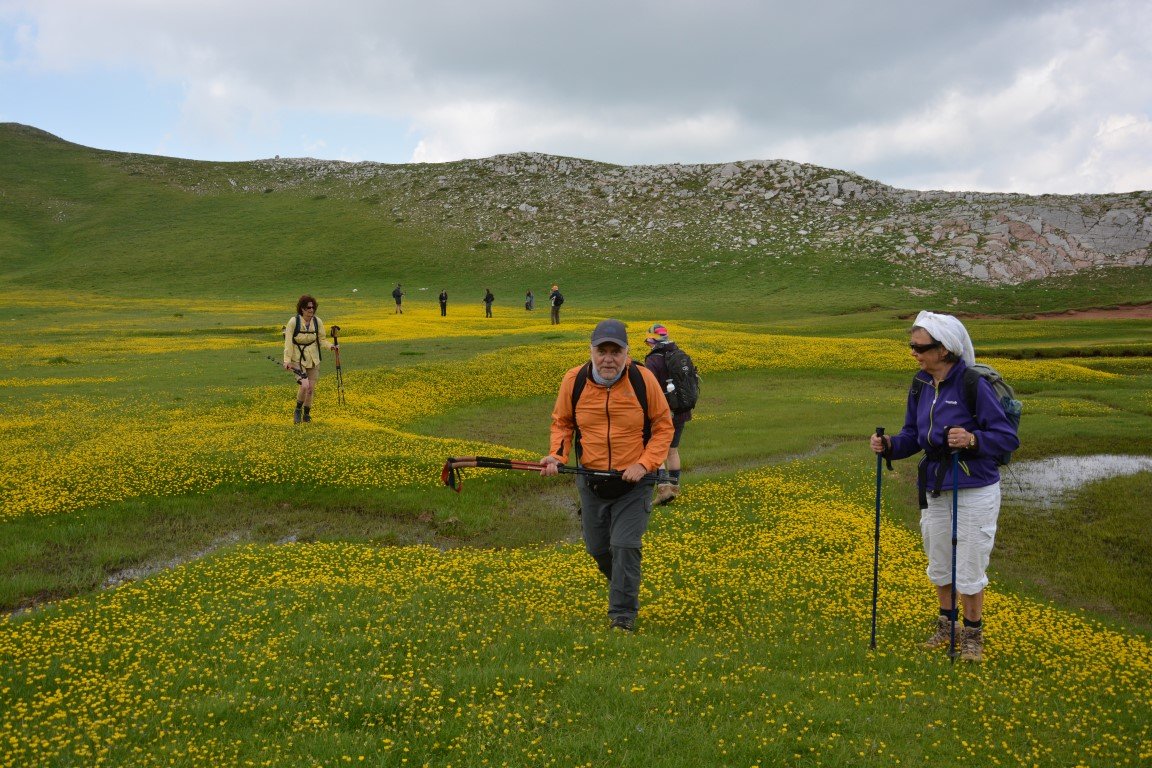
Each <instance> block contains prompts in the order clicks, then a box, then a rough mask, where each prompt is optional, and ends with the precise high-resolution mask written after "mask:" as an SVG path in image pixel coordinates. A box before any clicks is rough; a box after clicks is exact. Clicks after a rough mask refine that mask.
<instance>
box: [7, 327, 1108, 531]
mask: <svg viewBox="0 0 1152 768" xmlns="http://www.w3.org/2000/svg"><path fill="white" fill-rule="evenodd" d="M405 317H407V315H405ZM430 323H431V318H422V319H418V320H415V321H414V322H413V323H412V324H411V325H404V326H398V327H400V328H403V329H404V330H405V331H406V332H407V333H408V334H410V338H417V339H418V338H424V337H425V334H428V335H432V333H433V329H431V328H428V327H427V326H428V325H429V324H430ZM509 323H510V321H509ZM589 324H590V323H589ZM356 325H357V327H358V328H366V329H368V330H366V331H365V333H366V334H367V335H368V337H369V338H375V334H376V333H377V331H376V330H375V327H376V326H377V325H380V326H385V325H387V323H386V322H385V321H381V320H378V319H377V320H370V321H360V322H357V324H356ZM634 325H639V323H634ZM452 328H453V332H459V333H461V334H480V333H484V332H486V333H489V334H490V333H491V329H490V327H489V326H486V325H484V324H483V323H480V322H471V323H469V322H467V321H456V322H454V323H453V325H452ZM530 328H531V326H529V325H527V324H526V323H525V322H524V321H523V320H522V319H521V320H520V322H519V325H517V332H518V333H526V332H527V330H526V329H530ZM674 332H675V334H676V335H677V337H678V338H680V339H682V340H683V342H684V344H685V345H686V347H688V348H690V349H692V354H693V359H694V360H695V361H696V363H697V365H698V367H699V368H700V371H701V374H702V376H704V377H707V376H708V375H710V374H714V373H716V374H718V373H722V372H726V371H735V370H741V369H745V370H747V369H751V370H763V371H764V372H765V375H766V376H771V375H772V371H783V370H793V371H805V370H810V371H823V370H827V371H841V372H845V374H846V375H851V374H850V372H853V371H863V372H905V371H910V370H912V368H911V366H910V359H909V357H908V353H907V349H906V348H905V347H903V346H902V345H900V344H896V343H893V342H890V341H883V340H873V339H836V338H825V337H796V336H778V335H776V336H774V335H766V334H756V333H752V332H749V331H744V330H739V329H726V328H723V327H719V328H716V327H713V326H709V327H708V328H706V329H694V328H692V327H690V326H688V327H682V328H681V327H676V328H674ZM380 333H383V331H380ZM444 335H445V332H444V329H443V328H442V327H441V328H440V329H438V332H437V336H438V337H443V336H444ZM515 338H516V333H512V334H511V339H512V342H513V343H512V344H511V345H510V346H508V347H507V348H504V349H500V350H497V351H493V352H485V353H481V354H478V355H475V356H474V357H471V358H470V359H468V360H466V361H457V362H452V363H442V364H429V365H412V366H406V367H404V368H403V369H399V370H396V369H382V368H377V369H368V370H363V369H357V368H356V367H355V364H354V363H352V364H350V365H348V366H347V367H348V370H347V372H346V373H345V389H346V392H347V398H346V399H347V403H348V404H347V406H346V407H337V406H336V405H335V404H334V403H333V400H334V382H333V376H332V366H331V364H330V363H329V364H328V365H325V366H323V367H322V370H323V371H324V374H323V378H322V379H321V383H320V389H319V393H318V395H317V401H316V408H315V410H316V417H317V423H315V424H313V425H311V427H310V429H311V431H310V432H309V433H308V436H309V449H308V450H307V451H299V450H293V449H292V444H291V436H292V435H294V434H296V433H295V432H293V429H294V427H293V425H292V424H291V423H290V419H289V418H287V417H289V416H290V411H291V407H292V402H293V401H292V394H293V393H292V388H293V387H292V386H291V379H290V378H289V377H288V376H287V374H283V373H280V374H279V375H277V372H276V371H275V370H274V369H273V368H272V367H271V366H270V365H269V366H268V371H269V375H268V378H269V379H270V380H276V381H278V382H279V383H277V384H275V385H271V384H270V385H268V386H263V387H255V388H250V389H248V390H244V391H243V393H242V396H241V397H240V399H239V402H237V403H235V404H231V405H212V406H209V407H198V406H196V405H195V404H187V405H184V404H183V403H181V404H180V405H176V406H174V405H173V404H172V403H171V401H170V400H168V399H166V398H165V397H164V395H165V393H156V394H155V395H153V396H150V397H149V396H134V397H132V398H131V399H122V398H117V397H115V396H107V395H102V394H100V387H97V386H93V387H91V388H90V390H91V394H72V395H53V394H52V390H53V385H54V384H55V383H58V382H64V381H67V382H69V383H71V384H75V383H77V382H81V383H88V378H89V377H84V376H78V377H77V378H76V379H65V378H60V377H57V378H55V379H52V380H44V379H25V378H10V379H0V397H3V393H4V391H5V389H20V390H27V389H28V388H29V387H31V386H35V385H38V386H40V387H42V388H43V389H44V390H45V393H46V394H45V395H44V396H43V397H41V398H39V399H36V400H34V401H31V402H27V403H24V404H22V405H21V406H20V408H19V411H20V413H19V415H18V416H16V417H15V418H12V419H11V420H6V421H5V422H3V424H0V439H3V441H4V444H5V445H6V447H7V452H6V453H5V455H4V457H3V459H2V461H3V463H4V464H5V465H6V467H7V468H10V469H11V470H12V471H6V472H4V473H3V478H2V479H0V510H2V511H0V518H3V517H14V516H22V515H45V514H55V513H60V512H68V511H73V510H79V509H83V508H85V507H89V506H92V505H96V504H104V503H108V502H115V501H121V500H125V499H131V498H136V497H142V496H163V495H171V494H177V495H180V494H187V493H197V492H203V491H207V490H211V489H213V488H216V487H218V486H220V485H225V484H245V483H285V482H288V483H290V482H294V481H296V480H298V479H300V478H302V477H303V478H308V479H309V481H311V482H316V483H319V484H326V485H340V486H347V487H365V486H367V485H371V486H374V487H398V486H423V485H429V486H430V485H431V483H433V482H434V480H435V477H436V472H435V470H436V469H437V468H438V467H439V465H440V464H441V463H443V461H444V458H445V457H446V456H448V455H470V454H477V453H481V454H483V453H485V450H484V448H485V446H483V445H477V444H475V443H466V442H462V441H441V440H433V439H429V438H427V437H424V436H421V435H416V434H410V433H408V432H406V431H405V429H404V428H405V426H406V425H407V424H409V423H411V422H413V421H415V420H417V419H420V418H424V417H428V416H431V415H435V414H437V413H443V412H445V411H448V410H451V409H454V408H460V407H463V406H467V405H472V404H477V403H483V402H487V401H492V400H515V399H519V398H526V397H535V396H542V395H549V394H551V393H553V392H555V390H556V387H557V385H558V382H559V380H560V378H561V377H562V376H563V373H564V371H566V370H567V369H568V368H569V367H571V366H573V365H576V364H578V363H579V362H580V361H581V359H582V358H583V357H585V356H586V354H587V352H586V350H587V345H586V344H585V343H581V342H575V341H561V342H553V343H548V344H538V345H534V346H516V345H515V343H514V340H515ZM99 343H101V342H95V341H94V342H92V344H94V345H97V344H99ZM229 343H237V342H235V341H230V342H229ZM361 343H366V342H361ZM247 344H248V345H249V346H251V341H248V342H247ZM637 345H638V344H637ZM343 346H344V352H343V355H344V356H345V358H346V359H348V360H349V361H353V360H354V359H355V343H352V342H345V343H344V345H343ZM131 351H132V352H133V353H134V354H137V355H138V356H142V357H147V356H150V355H154V354H161V353H166V354H181V353H183V352H186V351H187V350H186V349H185V348H184V347H182V346H180V344H174V343H173V342H172V340H171V339H169V338H168V337H162V338H160V339H153V340H151V343H134V344H133V345H132V349H131ZM267 351H268V352H269V353H270V354H272V355H275V356H277V357H278V356H279V348H278V347H267ZM128 352H129V350H126V349H121V350H120V351H119V352H118V354H121V355H125V354H128ZM71 353H72V354H74V355H76V356H77V357H83V355H85V354H86V353H87V352H86V350H85V348H84V347H83V345H76V346H74V347H73V348H72V352H71ZM510 361H514V366H513V367H510ZM996 364H997V366H998V368H999V370H1001V372H1002V373H1003V374H1004V375H1005V376H1007V377H1009V378H1011V379H1012V380H1013V381H1014V382H1017V383H1018V384H1019V383H1028V382H1072V383H1075V382H1078V381H1080V382H1099V381H1104V380H1108V379H1111V378H1115V377H1116V376H1117V374H1114V373H1109V372H1106V371H1100V370H1095V369H1092V368H1088V367H1085V366H1082V365H1077V364H1074V363H1068V362H1064V361H1049V360H1042V361H1018V360H997V361H996ZM143 365H145V366H146V365H147V364H146V363H145V364H143ZM529 372H530V373H529ZM131 375H134V376H143V375H146V374H145V373H140V372H138V371H137V372H132V373H131ZM854 392H855V390H854V389H852V388H846V390H845V395H846V396H851V395H852V394H853V393H854ZM895 402H897V403H898V402H900V400H899V396H897V397H896V400H895ZM540 431H541V440H540V445H541V449H544V448H545V445H546V441H547V426H546V425H543V424H542V425H541V430H540ZM488 448H489V452H490V450H494V449H493V448H492V447H491V446H489V447H488ZM540 452H541V453H542V452H543V450H541V451H540ZM536 457H537V454H533V455H526V454H520V455H517V456H515V458H536ZM17 468H18V469H17Z"/></svg>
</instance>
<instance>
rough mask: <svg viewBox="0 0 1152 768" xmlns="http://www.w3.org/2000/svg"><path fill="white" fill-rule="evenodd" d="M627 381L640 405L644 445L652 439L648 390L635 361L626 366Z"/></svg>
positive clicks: (638, 365)
mask: <svg viewBox="0 0 1152 768" xmlns="http://www.w3.org/2000/svg"><path fill="white" fill-rule="evenodd" d="M628 381H629V382H631V384H632V391H633V392H634V393H636V401H637V402H638V403H640V410H642V411H643V412H644V445H645V446H647V445H648V441H649V440H651V439H652V419H650V418H649V417H648V388H647V387H646V386H644V374H642V373H640V364H639V363H637V362H636V361H635V360H632V361H630V362H629V365H628Z"/></svg>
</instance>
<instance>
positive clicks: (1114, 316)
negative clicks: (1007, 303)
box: [1034, 304, 1152, 320]
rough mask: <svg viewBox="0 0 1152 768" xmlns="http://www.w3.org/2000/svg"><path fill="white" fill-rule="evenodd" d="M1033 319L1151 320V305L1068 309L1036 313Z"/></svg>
mask: <svg viewBox="0 0 1152 768" xmlns="http://www.w3.org/2000/svg"><path fill="white" fill-rule="evenodd" d="M1034 317H1035V318H1036V319H1037V320H1067V319H1075V320H1148V319H1152V304H1137V305H1133V306H1129V307H1099V308H1094V309H1069V310H1065V311H1063V312H1037V313H1036V314H1035V315H1034Z"/></svg>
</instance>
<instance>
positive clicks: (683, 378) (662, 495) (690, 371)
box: [644, 323, 696, 504]
mask: <svg viewBox="0 0 1152 768" xmlns="http://www.w3.org/2000/svg"><path fill="white" fill-rule="evenodd" d="M644 343H645V344H647V345H648V346H649V347H651V351H650V352H649V353H648V354H647V356H645V358H644V367H645V368H647V369H648V370H650V371H652V375H654V376H655V377H656V380H657V381H658V382H660V384H661V387H662V389H663V390H664V396H665V398H666V399H667V400H668V407H669V408H671V409H672V426H673V427H675V428H676V432H675V433H674V434H673V435H672V445H671V446H670V447H669V448H668V461H667V464H666V469H667V472H668V474H667V476H666V477H662V478H659V479H658V480H657V482H656V503H657V504H670V503H672V502H673V501H675V500H676V497H677V496H679V495H680V471H681V469H680V437H681V436H682V435H683V434H684V425H685V424H687V423H688V422H689V421H691V420H692V409H693V408H695V406H696V400H695V391H696V390H695V387H696V367H695V366H694V365H693V364H692V359H691V358H690V357H688V355H686V354H685V353H684V352H683V351H682V350H681V349H680V347H678V346H677V345H676V342H674V341H672V339H670V338H668V329H667V328H666V327H664V325H662V324H661V323H654V324H652V325H650V326H649V327H648V337H647V338H646V339H644ZM688 378H690V379H691V381H688V380H687V379H688ZM690 389H691V390H693V392H692V400H691V405H688V403H687V402H684V401H682V400H680V397H682V396H683V395H685V394H687V393H688V391H689V390H690Z"/></svg>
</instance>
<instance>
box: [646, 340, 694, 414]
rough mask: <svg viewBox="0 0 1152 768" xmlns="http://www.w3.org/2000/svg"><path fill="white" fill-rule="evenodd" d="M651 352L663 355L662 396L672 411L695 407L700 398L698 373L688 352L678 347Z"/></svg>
mask: <svg viewBox="0 0 1152 768" xmlns="http://www.w3.org/2000/svg"><path fill="white" fill-rule="evenodd" d="M653 354H660V355H664V369H665V370H666V371H667V376H668V378H667V380H666V381H665V382H664V396H665V397H666V398H668V407H669V408H671V409H672V411H673V413H684V412H685V411H690V410H692V409H693V408H695V407H696V401H697V400H699V399H700V374H699V373H697V372H696V365H695V364H694V363H693V362H692V358H691V357H689V356H688V353H687V352H685V351H684V350H682V349H680V348H679V347H675V348H673V349H665V350H662V351H659V352H653Z"/></svg>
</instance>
